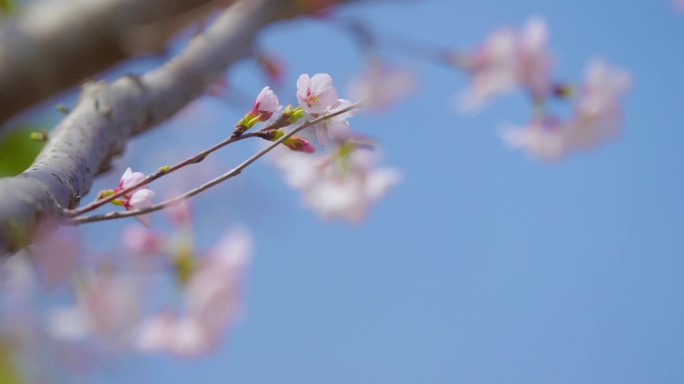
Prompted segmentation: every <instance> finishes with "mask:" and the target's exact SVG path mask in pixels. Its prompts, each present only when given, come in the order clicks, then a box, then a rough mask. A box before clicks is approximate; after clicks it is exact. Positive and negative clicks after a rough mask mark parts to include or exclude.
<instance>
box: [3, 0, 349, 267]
mask: <svg viewBox="0 0 684 384" xmlns="http://www.w3.org/2000/svg"><path fill="white" fill-rule="evenodd" d="M102 1H105V0H102ZM342 1H343V0H339V2H342ZM297 4H298V3H297V2H295V1H293V0H240V1H237V2H236V3H235V4H233V5H232V6H231V7H230V8H229V9H228V10H227V11H226V12H224V13H223V14H222V15H220V16H219V17H218V18H217V19H216V20H215V21H214V23H213V24H212V25H211V26H210V27H209V28H208V29H207V30H206V31H205V32H204V33H202V34H201V35H198V36H197V37H195V38H194V39H193V40H192V41H191V42H190V44H189V45H188V46H187V48H185V50H184V51H183V52H181V53H180V54H179V55H178V56H177V57H175V58H174V59H172V60H171V61H169V62H168V63H166V64H164V65H163V66H161V67H159V68H158V69H155V70H153V71H151V72H148V73H146V74H144V75H142V76H140V77H131V76H127V77H123V78H121V79H119V80H116V81H114V82H113V83H110V84H107V83H104V82H97V83H88V84H86V86H85V87H84V89H83V92H82V94H81V98H80V100H79V102H78V104H77V105H76V106H75V108H74V109H73V110H72V112H71V113H70V114H69V115H68V116H67V117H66V118H65V119H64V120H63V121H62V122H61V123H60V124H59V125H58V126H57V128H56V129H54V130H53V131H52V132H51V138H50V141H49V142H48V143H47V145H46V146H45V147H44V148H43V150H42V152H41V153H40V154H39V156H38V157H37V158H36V160H35V162H34V163H33V165H32V166H31V167H30V168H29V169H28V170H26V171H25V172H24V173H22V174H21V175H19V176H17V177H13V178H4V179H0V196H2V199H0V257H2V256H4V255H7V254H8V253H10V252H12V251H15V250H17V249H19V248H20V247H22V246H24V245H26V244H28V243H30V242H32V241H34V240H35V239H36V238H38V237H40V236H43V235H44V234H45V233H49V232H51V231H54V230H55V229H56V228H57V227H58V226H59V225H60V222H61V219H63V212H64V209H73V208H74V207H76V206H77V205H78V203H79V201H80V199H81V198H82V197H83V196H85V195H86V194H87V193H88V191H89V189H90V187H91V185H92V182H93V178H94V177H95V175H97V174H98V173H100V172H103V171H104V170H106V169H108V167H109V162H110V161H111V159H112V158H113V157H114V156H115V155H117V154H119V153H120V152H121V151H122V150H123V148H124V146H125V144H126V141H127V140H128V138H129V137H131V136H133V135H136V134H138V133H140V132H143V131H145V130H147V129H150V128H151V127H153V126H155V125H157V124H160V123H161V122H163V121H165V120H167V119H169V118H170V117H171V116H173V115H174V114H175V113H176V112H178V111H179V110H180V109H182V108H183V107H184V106H186V105H187V104H188V103H189V102H191V101H192V100H194V99H196V98H198V97H199V96H201V95H202V94H203V93H204V90H205V89H206V88H207V87H208V86H209V85H210V84H212V83H213V82H215V81H216V80H217V79H218V78H219V77H220V76H221V75H222V74H223V73H224V71H225V70H226V68H227V67H229V66H230V65H231V64H233V63H235V62H236V61H237V60H239V59H241V58H243V57H245V56H246V55H248V54H249V52H250V49H251V41H252V39H253V38H254V36H255V35H256V34H257V33H258V32H259V31H260V30H261V29H262V28H263V27H264V26H266V25H268V24H269V23H271V22H273V21H275V20H278V19H283V18H289V17H294V16H297V15H299V14H302V13H303V12H305V11H303V10H302V9H301V8H299V7H298V6H297ZM3 65H4V64H3Z"/></svg>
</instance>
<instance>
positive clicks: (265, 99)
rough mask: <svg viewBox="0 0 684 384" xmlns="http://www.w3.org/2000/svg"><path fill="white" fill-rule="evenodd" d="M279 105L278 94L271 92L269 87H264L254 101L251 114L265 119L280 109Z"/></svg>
mask: <svg viewBox="0 0 684 384" xmlns="http://www.w3.org/2000/svg"><path fill="white" fill-rule="evenodd" d="M280 107H281V106H280V104H278V96H276V94H275V93H273V91H272V90H271V88H270V87H264V89H262V90H261V92H259V95H258V96H257V98H256V100H255V101H254V107H253V108H252V112H251V114H253V115H257V116H259V117H260V119H261V121H266V120H268V119H270V118H271V116H272V115H273V113H275V112H277V111H278V110H280Z"/></svg>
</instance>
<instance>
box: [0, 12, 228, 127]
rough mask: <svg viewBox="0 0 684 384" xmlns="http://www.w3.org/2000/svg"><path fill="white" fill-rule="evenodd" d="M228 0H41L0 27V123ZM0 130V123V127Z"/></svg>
mask: <svg viewBox="0 0 684 384" xmlns="http://www.w3.org/2000/svg"><path fill="white" fill-rule="evenodd" d="M232 2H233V1H232V0H230V1H229V0H223V1H220V2H219V1H216V0H67V1H64V0H62V1H54V0H53V1H47V2H40V3H38V4H36V5H35V6H33V7H29V8H28V9H26V11H25V12H24V13H22V14H21V15H19V16H18V17H17V19H15V20H10V21H8V22H6V23H4V24H3V25H2V28H1V29H0V63H2V65H1V66H0V105H2V108H1V109H0V122H2V121H5V120H6V119H8V118H9V117H11V116H13V115H15V114H16V113H18V112H20V111H21V110H23V109H25V108H27V107H30V106H33V105H35V104H36V103H38V102H40V101H42V100H44V99H46V98H47V97H50V96H52V95H54V94H56V93H57V92H60V91H63V90H65V89H67V88H69V87H71V86H73V85H75V84H78V83H79V82H81V81H82V80H83V79H85V78H87V77H88V76H91V75H94V74H96V73H98V72H100V71H103V70H105V69H107V68H109V67H110V66H112V65H113V64H116V63H117V62H119V61H121V60H123V59H126V58H128V57H130V56H132V55H135V54H138V53H152V52H158V51H160V50H162V49H163V48H164V47H165V46H166V43H167V41H168V40H169V39H170V38H171V37H172V36H173V34H174V32H176V31H177V29H178V28H180V27H182V26H184V25H185V24H186V23H187V22H189V21H191V20H192V18H191V17H189V16H192V15H193V14H194V13H196V12H207V11H208V10H209V7H210V6H212V5H219V3H221V4H229V3H232ZM0 129H1V128H0Z"/></svg>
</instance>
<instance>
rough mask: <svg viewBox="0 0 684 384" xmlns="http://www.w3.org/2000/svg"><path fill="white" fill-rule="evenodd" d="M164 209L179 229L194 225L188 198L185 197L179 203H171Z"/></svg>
mask: <svg viewBox="0 0 684 384" xmlns="http://www.w3.org/2000/svg"><path fill="white" fill-rule="evenodd" d="M175 195H178V194H175ZM169 198H171V197H169ZM164 211H165V212H166V215H167V216H168V218H169V220H170V221H171V223H172V224H173V225H175V226H176V227H177V228H178V229H190V228H191V227H192V210H191V208H190V201H189V200H188V199H183V200H181V201H180V202H179V203H177V204H173V205H170V206H168V207H166V208H165V209H164Z"/></svg>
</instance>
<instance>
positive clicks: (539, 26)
mask: <svg viewBox="0 0 684 384" xmlns="http://www.w3.org/2000/svg"><path fill="white" fill-rule="evenodd" d="M547 40H548V32H547V29H546V24H545V23H544V21H543V20H541V19H539V18H531V19H530V20H528V21H527V23H526V24H525V26H524V27H523V29H522V31H515V30H511V29H501V30H498V31H495V32H494V33H492V34H491V35H490V36H489V37H488V38H487V39H486V40H485V42H484V43H483V44H482V45H481V46H480V47H478V48H477V49H476V50H475V52H474V53H473V54H471V55H470V56H468V57H467V59H466V60H467V62H468V63H469V66H468V69H469V70H470V75H471V84H470V88H469V89H468V90H467V91H466V92H465V93H464V94H462V97H461V100H460V104H461V107H462V108H463V109H465V110H472V109H476V108H478V107H480V106H482V104H484V103H485V102H486V101H488V100H489V99H491V98H492V97H494V96H497V95H500V94H502V93H505V92H508V91H511V90H513V89H514V88H516V87H519V86H522V87H526V88H527V90H528V91H529V92H530V93H531V94H532V95H533V96H534V97H535V98H541V97H543V96H544V95H545V94H547V93H548V92H549V90H550V88H551V87H550V71H551V63H552V60H551V56H550V54H549V53H548V51H547V47H546V43H547Z"/></svg>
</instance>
